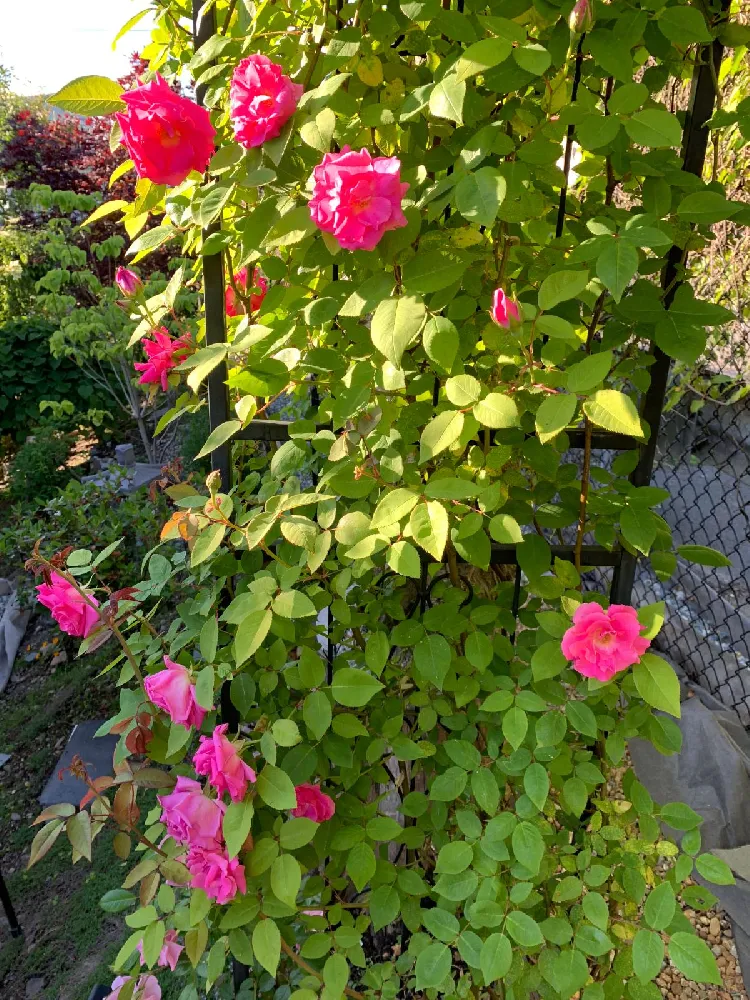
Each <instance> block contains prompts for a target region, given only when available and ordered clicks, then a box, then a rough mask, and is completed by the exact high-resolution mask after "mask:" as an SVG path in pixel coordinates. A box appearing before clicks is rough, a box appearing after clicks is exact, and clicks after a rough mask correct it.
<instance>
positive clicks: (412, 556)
mask: <svg viewBox="0 0 750 1000" xmlns="http://www.w3.org/2000/svg"><path fill="white" fill-rule="evenodd" d="M388 565H389V566H390V567H391V569H392V570H393V571H394V572H395V573H399V574H400V575H401V576H409V577H411V578H412V579H414V580H418V579H419V578H420V576H421V575H422V563H421V562H420V559H419V553H418V552H417V550H416V549H415V548H414V546H413V545H410V544H409V543H408V542H396V544H395V545H392V546H391V548H390V549H389V550H388Z"/></svg>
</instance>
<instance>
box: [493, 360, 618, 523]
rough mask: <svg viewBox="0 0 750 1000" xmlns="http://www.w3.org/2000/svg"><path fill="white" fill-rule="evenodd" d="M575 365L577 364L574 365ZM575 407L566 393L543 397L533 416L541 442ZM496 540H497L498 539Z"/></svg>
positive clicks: (567, 419)
mask: <svg viewBox="0 0 750 1000" xmlns="http://www.w3.org/2000/svg"><path fill="white" fill-rule="evenodd" d="M594 357H598V355H594ZM575 367H578V366H577V365H576V366H575ZM573 391H577V390H573ZM577 408H578V400H577V399H576V397H575V396H571V395H568V394H567V393H562V392H559V393H556V394H555V395H554V396H547V397H546V398H545V399H544V401H543V402H542V405H541V406H540V407H539V409H538V410H537V411H536V418H535V428H536V433H537V436H538V438H539V440H540V441H541V442H542V444H546V443H547V442H548V441H552V439H553V438H555V437H557V435H558V434H559V433H560V431H562V430H565V428H566V427H567V426H568V424H569V423H570V422H571V421H572V420H573V417H574V416H575V412H576V409H577ZM498 516H500V515H498ZM493 520H494V518H493ZM490 535H492V522H490ZM492 537H493V538H494V537H495V536H494V535H492ZM496 540H498V541H499V539H496Z"/></svg>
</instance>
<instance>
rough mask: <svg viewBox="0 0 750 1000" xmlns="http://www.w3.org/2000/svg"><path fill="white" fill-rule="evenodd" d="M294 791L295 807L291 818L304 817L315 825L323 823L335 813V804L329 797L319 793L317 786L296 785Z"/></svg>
mask: <svg viewBox="0 0 750 1000" xmlns="http://www.w3.org/2000/svg"><path fill="white" fill-rule="evenodd" d="M294 791H295V793H296V795H297V807H296V809H292V816H296V817H300V816H304V817H305V819H311V820H313V821H314V822H315V823H324V822H325V821H326V820H327V819H330V818H331V816H333V814H334V813H335V812H336V804H335V802H334V801H333V799H332V798H331V796H330V795H326V794H325V792H321V790H320V786H319V785H308V784H304V785H297V786H296V787H295V789H294Z"/></svg>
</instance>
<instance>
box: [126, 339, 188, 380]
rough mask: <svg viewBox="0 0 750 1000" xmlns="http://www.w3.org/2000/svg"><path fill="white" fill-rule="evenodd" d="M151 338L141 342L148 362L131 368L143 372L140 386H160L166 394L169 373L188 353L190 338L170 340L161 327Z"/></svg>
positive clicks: (138, 363) (141, 362) (139, 363)
mask: <svg viewBox="0 0 750 1000" xmlns="http://www.w3.org/2000/svg"><path fill="white" fill-rule="evenodd" d="M151 336H152V337H153V338H154V339H153V340H148V339H145V340H142V341H141V344H142V346H143V350H144V351H145V353H146V357H147V358H148V361H137V362H136V363H135V364H134V365H133V367H134V368H135V370H136V371H139V372H143V375H141V377H140V378H139V379H138V382H139V384H140V385H161V387H162V389H163V390H164V392H166V391H167V389H168V388H169V382H168V381H167V379H168V378H169V373H170V372H171V371H172V369H173V368H176V367H177V365H179V364H181V363H182V362H183V361H184V360H185V358H186V357H187V356H188V354H189V353H190V347H191V345H190V337H189V336H188V335H187V334H185V335H184V336H182V337H177V338H176V339H175V340H172V338H171V337H170V336H169V334H168V333H167V329H166V327H163V326H158V327H156V329H155V330H152V331H151Z"/></svg>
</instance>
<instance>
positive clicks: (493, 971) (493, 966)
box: [479, 933, 513, 986]
mask: <svg viewBox="0 0 750 1000" xmlns="http://www.w3.org/2000/svg"><path fill="white" fill-rule="evenodd" d="M512 960H513V949H512V947H511V943H510V941H509V940H508V938H507V937H506V936H505V935H504V934H498V933H495V934H490V936H489V937H488V938H487V939H486V941H485V942H484V943H483V944H482V951H481V954H480V956H479V967H480V969H481V970H482V975H483V976H484V982H485V985H486V986H491V985H492V983H495V982H497V980H498V979H502V978H503V976H506V975H507V974H508V972H509V970H510V966H511V962H512Z"/></svg>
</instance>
